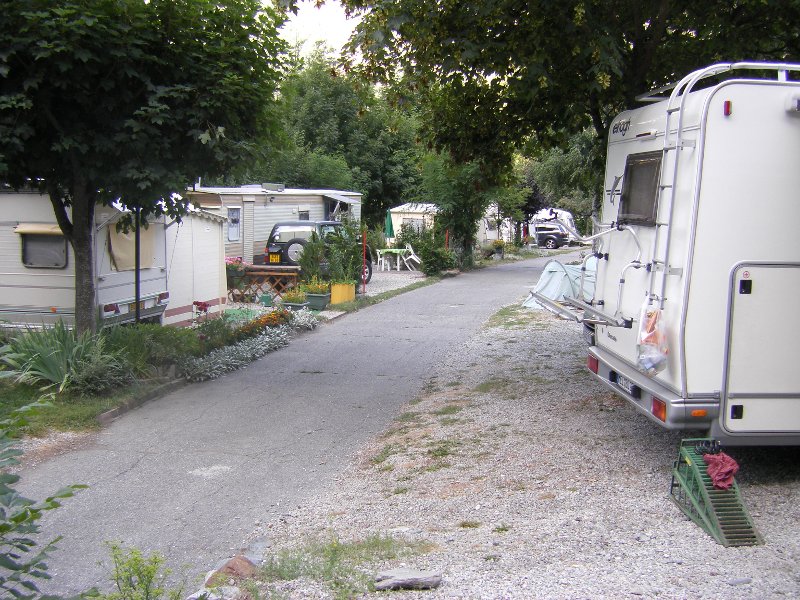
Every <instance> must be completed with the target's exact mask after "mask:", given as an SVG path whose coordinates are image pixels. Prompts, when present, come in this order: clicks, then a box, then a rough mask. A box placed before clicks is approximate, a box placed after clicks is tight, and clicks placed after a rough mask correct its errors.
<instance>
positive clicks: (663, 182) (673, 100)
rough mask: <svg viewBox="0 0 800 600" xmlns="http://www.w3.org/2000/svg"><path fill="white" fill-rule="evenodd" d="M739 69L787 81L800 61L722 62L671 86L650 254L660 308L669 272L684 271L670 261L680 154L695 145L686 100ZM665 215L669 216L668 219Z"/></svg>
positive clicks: (652, 291) (652, 292) (652, 296)
mask: <svg viewBox="0 0 800 600" xmlns="http://www.w3.org/2000/svg"><path fill="white" fill-rule="evenodd" d="M736 70H758V71H762V72H763V71H774V72H776V74H777V78H778V80H780V81H786V80H787V79H788V72H789V71H797V70H798V67H797V65H792V64H787V63H749V62H740V63H720V64H716V65H711V66H709V67H706V68H704V69H700V70H698V71H695V72H693V73H690V74H689V75H687V76H686V77H684V78H683V79H681V80H680V81H679V82H678V83H677V84H676V85H675V86H674V88H673V89H672V93H671V94H670V96H669V99H668V101H667V109H666V118H665V123H664V148H663V156H662V160H661V165H662V168H661V172H660V174H659V182H658V183H659V185H658V197H657V199H656V231H655V235H654V236H653V249H652V253H651V254H650V256H651V257H652V258H651V264H650V280H649V284H648V298H649V300H650V302H651V303H652V302H658V305H659V308H662V309H663V308H664V302H665V301H666V297H665V294H666V286H667V277H668V276H669V275H678V274H681V273H682V270H680V269H675V268H672V267H671V266H670V265H669V263H668V261H669V252H670V245H671V241H672V235H671V233H670V224H671V223H672V218H673V215H674V207H675V187H676V185H677V182H678V170H679V167H680V164H681V161H680V157H681V154H682V151H684V150H688V149H694V148H695V141H694V140H685V139H683V116H684V107H685V103H686V100H687V98H688V97H689V93H690V92H691V91H692V90H693V89H694V87H695V86H696V85H697V83H698V82H700V81H701V80H703V79H707V78H709V77H713V76H716V75H720V74H722V73H725V72H728V71H736ZM669 89H670V86H666V87H663V88H659V89H658V90H654V91H653V93H652V94H651V95H648V94H645V95H643V96H640V97H638V98H637V99H638V100H642V101H651V102H657V101H660V100H663V96H662V97H658V94H660V93H661V92H664V91H666V90H669ZM675 118H677V124H676V126H675V132H674V136H673V135H672V132H671V125H672V122H673V120H674V119H675ZM666 165H669V167H668V168H664V167H665V166H666ZM667 204H668V206H667ZM665 213H666V214H665ZM664 217H666V220H665V219H664ZM662 235H665V236H666V237H665V239H664V243H663V252H659V248H660V247H661V245H662V244H661V239H662ZM658 273H660V274H661V276H660V278H659V277H658Z"/></svg>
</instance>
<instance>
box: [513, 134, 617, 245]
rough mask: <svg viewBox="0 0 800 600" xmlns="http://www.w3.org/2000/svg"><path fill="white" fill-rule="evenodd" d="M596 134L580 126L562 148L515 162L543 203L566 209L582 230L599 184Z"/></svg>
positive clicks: (585, 229)
mask: <svg viewBox="0 0 800 600" xmlns="http://www.w3.org/2000/svg"><path fill="white" fill-rule="evenodd" d="M596 138H597V136H596V134H595V133H594V132H593V131H592V130H591V129H584V130H583V131H581V132H579V133H576V134H575V135H573V136H571V137H570V138H569V140H568V142H567V146H566V147H565V148H551V149H549V150H545V151H542V152H540V153H538V155H536V156H535V157H534V158H529V159H524V160H522V161H520V162H519V163H518V165H517V167H518V170H519V171H520V174H521V176H522V177H523V178H524V179H525V180H528V181H532V182H535V185H536V186H538V188H539V189H540V190H541V192H542V194H543V195H544V197H545V198H546V200H547V206H553V207H557V208H563V209H566V210H568V211H570V212H571V213H572V215H573V216H574V217H575V222H576V224H577V225H578V228H579V229H581V230H582V231H583V232H588V231H590V228H589V226H590V223H591V214H592V210H593V208H596V207H597V203H599V202H600V199H601V195H600V192H601V191H602V187H603V179H602V177H603V174H602V170H601V169H597V168H595V165H597V164H598V162H602V160H601V159H600V157H599V156H598V151H597V144H596V141H597V140H596ZM541 208H545V207H544V206H542V207H541Z"/></svg>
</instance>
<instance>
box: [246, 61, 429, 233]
mask: <svg viewBox="0 0 800 600" xmlns="http://www.w3.org/2000/svg"><path fill="white" fill-rule="evenodd" d="M278 114H279V115H280V118H281V120H282V123H283V125H284V128H285V130H286V136H285V137H284V138H282V139H281V140H280V144H279V147H278V148H275V147H274V146H275V144H274V141H273V140H271V142H272V143H270V145H269V146H267V147H265V148H264V149H263V152H262V153H261V156H260V158H259V160H258V161H257V162H256V164H253V165H248V167H247V169H246V170H245V171H243V172H241V173H238V174H237V176H236V179H237V180H238V182H242V181H248V182H250V181H282V182H285V183H286V184H287V185H289V186H293V187H306V188H312V189H313V188H333V189H345V190H346V189H353V190H357V191H359V192H361V193H362V194H363V204H362V218H363V219H364V221H365V222H367V223H370V224H371V225H377V224H379V223H380V222H382V221H381V220H382V218H383V215H384V214H385V211H386V210H387V209H388V208H391V207H393V206H397V205H399V204H403V203H404V202H407V201H408V200H409V199H410V198H411V197H412V196H413V194H414V191H415V189H416V187H417V184H418V179H419V173H418V171H417V166H416V159H417V150H416V145H417V144H416V136H417V125H416V119H415V117H414V116H413V115H411V114H409V113H407V112H404V111H401V110H399V109H398V108H397V107H396V106H393V105H392V104H391V103H389V102H388V101H387V100H386V99H385V98H383V97H382V96H381V95H379V94H378V93H377V92H376V89H375V88H374V87H373V86H370V85H367V84H365V83H364V82H363V80H361V79H360V78H358V77H354V76H352V75H350V74H349V73H348V72H346V71H345V72H343V71H342V70H341V69H340V68H339V67H338V66H337V64H336V63H335V62H334V60H333V59H332V58H331V57H329V56H327V55H326V53H325V51H324V50H322V49H318V50H317V52H315V53H314V54H313V55H312V56H311V57H309V58H308V59H307V60H306V61H304V62H299V63H298V64H297V65H296V67H295V69H294V70H293V71H292V72H290V73H289V75H288V77H286V78H285V79H284V81H283V83H282V85H281V94H280V106H279V108H278Z"/></svg>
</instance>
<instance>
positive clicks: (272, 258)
mask: <svg viewBox="0 0 800 600" xmlns="http://www.w3.org/2000/svg"><path fill="white" fill-rule="evenodd" d="M269 262H270V263H276V264H277V263H280V262H281V255H280V254H270V255H269Z"/></svg>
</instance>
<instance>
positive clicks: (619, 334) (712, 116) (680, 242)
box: [537, 63, 800, 445]
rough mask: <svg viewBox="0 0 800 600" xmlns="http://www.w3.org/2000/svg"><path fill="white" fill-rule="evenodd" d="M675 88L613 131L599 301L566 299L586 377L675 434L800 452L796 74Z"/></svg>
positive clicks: (704, 78) (706, 78) (757, 71)
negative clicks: (584, 333) (588, 332)
mask: <svg viewBox="0 0 800 600" xmlns="http://www.w3.org/2000/svg"><path fill="white" fill-rule="evenodd" d="M668 89H672V91H671V94H670V95H669V97H668V98H667V97H666V96H661V97H656V96H655V95H650V96H646V97H643V98H640V99H642V100H645V101H650V102H651V104H649V105H647V106H645V107H643V108H638V109H635V110H630V111H626V112H624V113H622V114H621V115H619V116H618V117H617V118H615V119H614V121H613V123H612V124H611V127H610V132H609V139H608V156H607V165H606V175H605V195H604V200H603V206H602V217H601V222H600V223H599V226H600V230H599V233H596V234H595V235H594V236H592V238H593V239H594V240H595V252H596V256H597V257H598V258H599V260H598V267H597V276H596V277H597V282H596V290H595V295H594V299H593V300H592V301H591V303H585V302H582V301H581V300H580V299H573V300H569V301H568V303H569V304H570V305H572V307H573V308H578V309H581V310H582V316H575V315H573V318H575V319H576V320H583V321H584V322H585V323H587V324H590V325H593V326H594V334H593V336H592V341H591V346H590V348H589V357H588V366H589V368H590V369H591V371H592V372H593V373H595V374H596V376H597V377H598V379H599V380H600V381H602V382H603V383H604V384H605V385H607V386H608V387H609V388H611V389H612V390H614V391H615V392H616V393H618V394H620V395H621V396H623V397H625V398H626V399H627V400H628V401H629V402H631V403H632V404H633V405H634V406H635V407H636V408H637V409H638V410H640V411H641V412H642V413H644V414H646V415H647V416H648V417H650V418H651V419H653V420H654V421H656V422H657V423H660V424H661V425H663V426H665V427H667V428H670V429H690V430H705V431H707V432H708V435H710V436H712V437H714V438H716V439H719V440H722V441H724V442H725V443H726V444H730V445H778V444H800V368H798V365H797V359H798V357H800V349H799V348H800V317H798V314H797V313H798V311H797V308H796V306H795V302H796V301H797V298H798V297H800V236H798V225H800V65H798V64H764V63H735V64H719V65H713V66H710V67H707V68H705V69H701V70H699V71H696V72H694V73H691V74H690V75H688V76H686V77H685V78H684V79H682V80H681V81H680V82H679V83H678V84H677V85H676V86H675V87H674V88H668ZM664 91H667V90H660V91H659V93H660V92H664ZM760 215H763V218H759V216H760ZM537 299H539V300H541V298H539V297H538V296H537ZM544 300H545V302H543V303H544V304H547V305H548V307H549V308H551V309H552V310H556V311H558V310H561V311H562V313H563V308H562V309H560V305H556V304H555V303H553V302H549V303H548V302H547V301H546V300H547V299H544Z"/></svg>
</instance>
